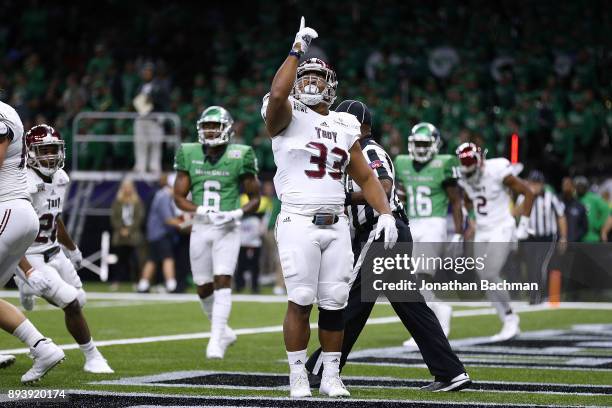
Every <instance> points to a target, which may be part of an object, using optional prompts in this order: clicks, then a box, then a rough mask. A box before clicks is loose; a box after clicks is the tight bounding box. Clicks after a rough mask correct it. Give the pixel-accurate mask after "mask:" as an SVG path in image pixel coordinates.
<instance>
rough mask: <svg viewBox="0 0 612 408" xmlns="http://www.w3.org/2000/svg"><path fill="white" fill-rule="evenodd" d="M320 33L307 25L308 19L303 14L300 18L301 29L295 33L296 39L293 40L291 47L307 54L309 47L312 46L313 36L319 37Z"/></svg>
mask: <svg viewBox="0 0 612 408" xmlns="http://www.w3.org/2000/svg"><path fill="white" fill-rule="evenodd" d="M318 36H319V34H317V32H316V31H315V30H313V29H312V28H310V27H306V20H304V17H303V16H302V19H301V20H300V31H298V32H297V34H296V35H295V40H293V45H292V46H291V49H292V50H293V51H297V52H299V53H300V54H305V53H306V51H308V47H309V46H310V42H311V41H312V39H313V38H317V37H318Z"/></svg>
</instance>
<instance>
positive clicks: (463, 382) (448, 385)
mask: <svg viewBox="0 0 612 408" xmlns="http://www.w3.org/2000/svg"><path fill="white" fill-rule="evenodd" d="M470 384H472V380H470V376H469V375H467V373H463V374H459V375H458V376H456V377H455V378H453V379H452V380H450V381H434V382H432V383H431V384H429V385H426V386H424V387H421V390H423V391H430V392H450V391H460V390H462V389H464V388H467V387H469V386H470Z"/></svg>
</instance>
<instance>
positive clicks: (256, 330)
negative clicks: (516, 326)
mask: <svg viewBox="0 0 612 408" xmlns="http://www.w3.org/2000/svg"><path fill="white" fill-rule="evenodd" d="M547 309H549V308H548V307H547V306H545V305H538V306H529V305H524V306H518V307H516V308H515V310H516V311H518V312H521V313H526V312H538V311H541V310H547ZM560 309H571V308H570V307H563V305H562V307H560ZM550 310H554V309H550ZM496 313H497V312H496V310H495V309H494V308H484V309H475V310H458V311H456V312H453V317H469V316H485V315H494V314H496ZM399 322H400V319H399V318H398V317H397V316H390V317H375V318H371V319H369V320H368V323H367V324H368V325H377V324H391V323H399ZM310 327H311V328H312V329H316V328H317V324H316V323H312V324H311V325H310ZM282 331H283V326H281V325H279V326H265V327H251V328H244V329H234V332H235V333H236V334H237V335H251V334H263V333H280V332H282ZM209 337H210V332H200V333H186V334H172V335H165V336H151V337H135V338H128V339H114V340H99V341H96V346H98V347H106V346H122V345H127V344H144V343H159V342H165V341H179V340H197V339H207V338H209ZM60 347H61V348H62V349H64V350H75V349H77V348H78V347H79V346H78V344H76V343H73V344H63V345H60ZM29 352H30V349H28V348H18V349H7V350H0V354H26V353H29Z"/></svg>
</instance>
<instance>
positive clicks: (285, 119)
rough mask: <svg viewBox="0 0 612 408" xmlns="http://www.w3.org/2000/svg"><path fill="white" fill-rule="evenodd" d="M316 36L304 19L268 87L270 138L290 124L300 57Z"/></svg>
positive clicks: (267, 113)
mask: <svg viewBox="0 0 612 408" xmlns="http://www.w3.org/2000/svg"><path fill="white" fill-rule="evenodd" d="M317 36H318V34H317V32H316V31H315V30H313V29H312V28H310V27H306V24H305V22H304V17H302V20H301V22H300V29H299V31H298V33H297V34H296V36H295V40H294V41H293V46H292V47H291V52H290V53H289V55H288V56H287V58H285V61H284V62H283V64H282V65H281V66H280V68H279V69H278V71H276V75H274V79H273V80H272V86H271V87H270V94H269V97H268V106H267V108H266V115H265V119H266V129H267V130H268V134H269V135H270V137H274V136H276V135H278V134H279V133H280V132H281V131H282V130H283V129H285V128H286V127H287V126H289V123H290V122H291V104H290V103H289V100H288V99H287V98H289V94H290V93H291V89H292V88H293V84H294V83H295V76H296V73H297V67H298V64H299V60H300V56H301V55H303V54H304V53H305V52H306V51H307V50H308V46H309V45H310V41H312V39H313V38H317Z"/></svg>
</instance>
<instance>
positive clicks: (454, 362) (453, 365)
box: [306, 217, 465, 381]
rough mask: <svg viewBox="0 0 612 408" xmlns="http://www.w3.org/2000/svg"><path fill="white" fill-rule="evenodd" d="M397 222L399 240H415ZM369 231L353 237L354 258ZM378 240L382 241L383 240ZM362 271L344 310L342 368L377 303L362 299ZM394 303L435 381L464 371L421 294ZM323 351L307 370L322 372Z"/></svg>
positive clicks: (396, 311)
mask: <svg viewBox="0 0 612 408" xmlns="http://www.w3.org/2000/svg"><path fill="white" fill-rule="evenodd" d="M395 225H396V226H397V230H398V233H399V237H398V242H412V236H411V235H410V228H409V227H408V225H407V224H406V223H405V222H404V221H403V220H401V219H399V218H397V217H396V221H395ZM369 234H370V230H366V231H363V232H360V233H358V234H357V235H356V236H355V239H354V240H353V252H354V254H355V259H358V258H359V254H360V253H361V247H362V245H363V244H364V243H365V242H366V241H367V239H368V236H369ZM377 241H382V239H380V240H377ZM368 272H370V271H366V273H368ZM361 273H362V271H361V270H359V272H358V275H357V278H356V279H355V282H354V283H353V286H352V287H351V290H350V292H349V298H348V304H347V306H346V309H345V310H344V341H343V343H342V357H341V359H340V370H342V368H343V367H344V365H345V364H346V359H347V357H348V355H349V353H350V352H351V349H352V348H353V345H354V344H355V342H356V341H357V338H358V337H359V335H360V334H361V331H362V330H363V328H364V326H365V324H366V321H367V320H368V317H370V313H371V312H372V308H373V307H374V302H362V301H361ZM419 297H420V294H419ZM391 306H392V307H393V310H395V313H396V314H397V316H398V317H399V318H400V320H401V321H402V323H403V324H404V327H406V329H407V330H408V331H409V332H410V334H411V335H412V337H413V338H414V340H415V342H416V344H417V345H418V347H419V350H420V351H421V355H422V356H423V361H425V364H426V365H427V367H428V368H429V372H430V373H431V374H432V375H433V376H435V377H436V380H438V381H449V380H451V379H452V378H454V377H456V376H457V375H459V374H462V373H464V372H465V368H464V367H463V364H462V363H461V361H459V358H457V356H456V355H455V353H454V352H453V350H452V349H451V347H450V344H449V343H448V340H447V338H446V336H445V335H444V332H443V331H442V327H441V326H440V322H438V319H437V318H436V315H435V314H434V313H433V312H432V311H431V309H430V308H429V307H428V306H427V304H426V303H425V301H424V300H423V299H422V297H421V301H419V302H391ZM398 341H399V340H398ZM320 354H321V348H319V349H317V350H316V351H315V352H314V353H313V354H312V355H311V356H310V358H309V359H308V362H307V363H306V369H308V371H310V372H311V373H313V374H315V375H321V374H322V371H323V366H322V364H321V362H320V361H318V362H317V360H319V357H320Z"/></svg>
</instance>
